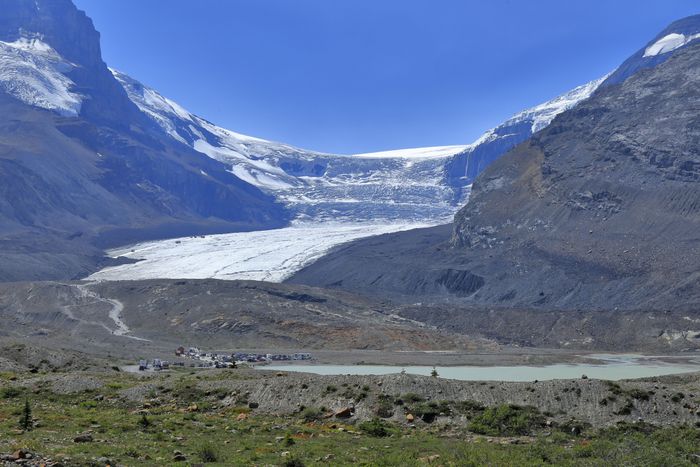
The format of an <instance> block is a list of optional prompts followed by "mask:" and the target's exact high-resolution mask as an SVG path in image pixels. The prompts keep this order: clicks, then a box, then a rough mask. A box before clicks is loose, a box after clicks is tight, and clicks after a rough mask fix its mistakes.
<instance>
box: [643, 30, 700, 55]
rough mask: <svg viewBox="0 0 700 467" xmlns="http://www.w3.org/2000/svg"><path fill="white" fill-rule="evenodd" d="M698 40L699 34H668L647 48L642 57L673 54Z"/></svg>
mask: <svg viewBox="0 0 700 467" xmlns="http://www.w3.org/2000/svg"><path fill="white" fill-rule="evenodd" d="M698 38H700V34H693V35H690V36H686V35H685V34H678V33H675V32H674V33H671V34H668V35H666V36H664V37H662V38H661V39H659V40H658V41H656V42H654V43H653V44H652V45H650V46H649V47H647V49H646V50H645V51H644V57H655V56H656V55H660V54H665V53H669V52H673V51H674V50H676V49H679V48H681V47H683V46H684V45H686V44H688V43H690V42H692V41H694V40H695V39H698Z"/></svg>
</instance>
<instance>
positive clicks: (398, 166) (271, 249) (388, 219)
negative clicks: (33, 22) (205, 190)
mask: <svg viewBox="0 0 700 467" xmlns="http://www.w3.org/2000/svg"><path fill="white" fill-rule="evenodd" d="M73 68H74V65H73V64H71V63H70V62H68V61H66V60H64V59H63V58H62V57H61V56H60V55H59V54H58V53H56V51H55V50H54V49H52V48H51V47H49V46H48V45H46V44H45V43H44V42H42V41H41V38H40V37H29V38H22V39H19V40H17V41H15V42H0V90H2V91H4V92H6V93H8V94H10V95H12V96H13V97H15V98H17V99H19V100H21V101H23V102H25V103H27V104H28V105H32V106H36V107H40V108H44V109H47V110H51V111H53V112H56V113H58V114H60V115H63V116H67V117H77V116H79V114H80V109H81V104H82V96H80V95H79V94H78V93H76V92H75V91H74V88H75V85H74V83H73V82H72V81H71V79H70V72H71V70H73ZM110 71H111V73H112V75H113V76H114V78H115V79H116V80H117V82H118V83H119V84H120V85H121V86H122V88H123V89H124V90H125V91H126V93H127V95H128V97H129V99H130V100H131V101H132V102H133V103H134V104H135V105H136V106H137V107H138V108H139V109H140V110H141V112H142V113H143V114H145V115H146V116H147V117H148V118H150V119H151V120H152V121H153V122H155V123H156V125H157V126H158V127H159V128H160V129H161V130H162V131H163V132H164V133H166V134H167V135H169V136H170V137H171V138H172V139H173V140H174V141H176V142H178V143H180V144H184V145H187V146H189V147H190V148H192V149H194V150H196V151H198V152H200V153H202V154H205V155H206V156H208V157H211V158H213V159H215V160H217V161H220V162H222V163H224V164H225V165H226V166H227V167H228V170H229V171H230V172H231V173H232V174H234V175H235V176H236V177H238V178H240V179H241V180H243V181H245V182H247V183H250V184H251V185H254V186H256V187H258V188H260V189H262V190H263V191H265V192H267V193H269V194H271V195H272V196H274V197H275V198H276V199H277V200H278V201H280V202H282V203H283V204H284V205H285V206H286V208H287V209H288V210H289V211H290V212H291V213H292V217H293V218H294V222H293V223H292V225H291V226H289V227H287V228H284V229H280V230H276V231H261V232H242V233H236V234H224V235H210V236H207V237H205V238H197V239H189V238H183V239H177V240H163V241H156V242H149V243H145V244H140V245H136V246H133V247H129V248H127V249H119V250H115V251H111V252H110V254H112V255H114V256H125V257H129V258H132V259H138V260H140V261H138V262H136V263H134V264H128V265H122V266H117V267H114V268H109V269H106V270H103V271H100V272H98V273H96V274H95V275H94V276H92V278H95V279H125V278H151V277H152V278H157V277H197V278H202V277H217V278H229V279H233V278H235V279H240V278H249V279H261V280H272V281H280V280H283V279H284V278H285V277H287V276H288V275H289V274H291V273H293V272H294V271H296V270H298V269H299V268H300V267H303V266H304V265H306V264H308V263H309V262H310V261H312V260H314V259H316V258H318V257H319V256H321V255H322V254H324V253H326V252H327V251H328V250H329V249H331V248H333V247H334V246H336V245H338V244H342V243H344V242H347V241H350V240H354V239H358V238H362V237H366V236H370V235H379V234H382V233H388V232H394V231H397V230H405V229H410V228H416V227H425V226H430V225H437V224H442V223H448V222H450V221H451V220H452V217H453V216H454V214H455V212H456V211H457V210H458V209H459V208H460V207H461V206H462V205H464V203H466V201H467V199H468V197H469V193H470V188H471V183H472V181H473V180H474V178H476V176H477V175H478V174H479V173H480V172H481V171H482V170H483V169H484V168H485V167H486V166H487V165H488V164H489V163H491V162H493V161H494V160H495V159H497V158H498V157H500V156H501V155H502V154H504V153H505V152H507V151H508V150H510V149H511V148H512V147H513V146H515V145H516V144H518V143H520V142H522V141H524V140H525V139H527V138H529V136H530V135H532V134H533V133H535V132H537V131H539V130H541V129H542V128H544V127H546V126H547V125H549V123H550V122H551V121H552V119H554V118H555V117H556V115H558V114H559V113H561V112H563V111H565V110H568V109H569V108H571V107H573V106H575V105H576V104H577V103H578V102H580V101H581V100H583V99H586V98H587V97H588V96H590V95H591V94H592V93H593V92H594V91H595V89H597V87H598V86H599V85H600V83H601V82H602V81H603V80H604V79H605V77H604V78H601V79H600V80H595V81H592V82H590V83H587V84H586V85H584V86H580V87H578V88H576V89H574V90H572V91H571V92H569V93H566V94H564V95H562V96H559V97H557V98H556V99H553V100H551V101H549V102H546V103H544V104H542V105H539V106H536V107H533V108H531V109H528V110H526V111H523V112H521V113H519V114H517V115H515V116H514V117H512V118H511V119H509V120H507V121H506V122H504V123H503V124H502V125H500V126H498V127H496V128H493V129H491V130H488V131H487V132H485V133H484V134H483V135H482V136H481V137H480V138H479V139H478V140H477V141H475V142H473V143H472V144H464V145H453V146H437V147H427V148H408V149H398V150H389V151H380V152H372V153H364V154H349V155H344V154H329V153H324V152H319V151H311V150H306V149H301V148H297V147H294V146H291V145H288V144H284V143H278V142H274V141H268V140H265V139H262V138H258V137H254V136H249V135H244V134H241V133H237V132H235V131H231V130H228V129H225V128H222V127H220V126H217V125H215V124H214V123H212V122H209V121H208V120H206V119H204V118H202V117H199V116H197V115H195V114H192V113H191V112H189V111H188V110H187V109H185V108H183V107H182V106H180V105H179V104H178V103H177V102H175V101H173V100H171V99H169V98H167V97H165V96H163V95H162V94H160V93H159V92H157V91H156V90H155V89H152V88H150V87H148V86H145V85H144V84H142V83H140V82H139V81H137V80H135V79H133V78H131V77H130V76H128V75H127V74H125V73H122V72H120V71H118V70H115V69H110ZM201 175H202V176H207V174H206V173H205V172H202V173H201Z"/></svg>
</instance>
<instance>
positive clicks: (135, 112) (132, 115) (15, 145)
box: [0, 0, 289, 280]
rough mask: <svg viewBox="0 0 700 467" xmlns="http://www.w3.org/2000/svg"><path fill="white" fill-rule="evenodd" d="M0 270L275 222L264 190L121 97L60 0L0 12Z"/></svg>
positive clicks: (29, 269) (61, 272)
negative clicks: (159, 239)
mask: <svg viewBox="0 0 700 467" xmlns="http://www.w3.org/2000/svg"><path fill="white" fill-rule="evenodd" d="M0 112H2V114H3V115H4V116H5V118H3V120H2V122H1V123H0V243H2V245H3V248H2V250H1V252H0V280H12V279H27V278H46V277H74V276H78V275H82V274H84V273H85V272H87V271H90V270H92V269H93V268H94V267H95V266H96V265H97V264H98V263H99V262H100V261H101V258H102V254H101V251H100V249H99V246H102V245H103V244H110V243H125V242H128V241H131V240H133V239H139V238H150V237H158V236H160V237H162V236H168V235H172V234H173V233H177V232H180V233H192V232H205V231H231V230H240V229H259V228H270V227H277V226H281V225H284V224H285V223H286V222H287V220H288V218H289V216H288V215H287V213H286V211H285V210H284V208H283V207H282V206H280V205H278V204H277V203H276V202H275V200H274V199H273V198H272V197H270V196H269V195H266V194H264V193H262V192H261V191H260V190H259V189H258V188H256V187H254V186H252V185H250V184H248V183H246V182H243V181H241V180H240V179H238V178H236V177H235V176H233V175H232V174H230V173H229V172H228V171H227V170H226V169H227V168H226V166H224V165H223V164H221V163H219V162H217V161H214V160H212V159H211V158H208V157H205V156H203V155H202V154H200V153H198V152H196V151H193V150H192V149H191V148H189V147H187V146H186V145H184V144H181V143H177V142H175V141H173V140H172V139H171V138H169V137H167V135H165V134H163V132H162V131H161V130H160V128H159V127H158V126H156V125H154V124H153V122H152V121H151V120H150V119H149V118H147V117H146V116H145V115H144V114H143V113H142V112H141V111H140V109H139V108H138V107H136V106H135V105H134V104H133V103H132V102H131V101H130V100H129V98H128V96H127V94H126V93H125V92H124V89H123V88H122V86H121V85H120V83H119V82H118V81H117V80H116V79H114V77H113V76H112V74H111V72H110V71H109V69H108V68H107V66H106V65H105V64H104V63H103V61H102V58H101V55H100V43H99V33H98V32H97V31H95V29H94V27H93V25H92V21H91V20H90V19H89V18H88V17H87V16H85V14H84V13H83V12H81V11H79V10H77V9H76V8H75V6H74V5H73V4H72V2H71V1H70V0H37V1H34V0H7V1H5V2H3V8H2V11H1V12H0Z"/></svg>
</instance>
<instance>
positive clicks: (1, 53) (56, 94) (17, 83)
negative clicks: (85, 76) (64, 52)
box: [0, 38, 82, 117]
mask: <svg viewBox="0 0 700 467" xmlns="http://www.w3.org/2000/svg"><path fill="white" fill-rule="evenodd" d="M73 68H74V65H73V64H71V63H69V62H68V61H66V60H64V59H63V58H62V57H61V56H60V55H59V54H58V53H57V52H56V51H55V50H54V49H53V48H51V46H49V45H48V44H46V43H44V42H42V41H41V40H40V39H36V38H34V39H27V38H21V39H19V40H17V41H15V42H2V41H0V89H1V90H2V91H4V92H6V93H8V94H10V95H11V96H13V97H14V98H16V99H18V100H20V101H22V102H24V103H26V104H29V105H31V106H34V107H39V108H42V109H47V110H52V111H54V112H57V113H59V114H61V115H65V116H71V117H75V116H77V115H78V114H80V108H81V105H82V97H81V96H80V95H79V94H77V93H73V92H71V89H72V88H74V87H75V83H73V81H71V80H70V79H69V78H68V77H67V76H65V74H64V73H67V72H69V71H70V70H72V69H73Z"/></svg>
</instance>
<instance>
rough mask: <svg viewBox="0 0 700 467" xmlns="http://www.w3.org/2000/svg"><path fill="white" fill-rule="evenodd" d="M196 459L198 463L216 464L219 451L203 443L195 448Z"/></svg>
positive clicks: (211, 445) (213, 446)
mask: <svg viewBox="0 0 700 467" xmlns="http://www.w3.org/2000/svg"><path fill="white" fill-rule="evenodd" d="M197 457H198V458H199V460H200V461H202V462H205V463H209V462H218V461H219V457H220V456H219V451H218V449H217V448H216V446H215V445H213V444H210V443H204V444H202V445H200V446H199V447H198V448H197Z"/></svg>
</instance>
